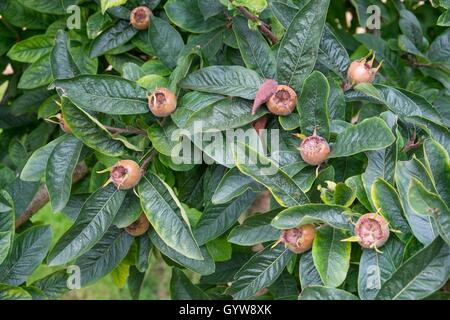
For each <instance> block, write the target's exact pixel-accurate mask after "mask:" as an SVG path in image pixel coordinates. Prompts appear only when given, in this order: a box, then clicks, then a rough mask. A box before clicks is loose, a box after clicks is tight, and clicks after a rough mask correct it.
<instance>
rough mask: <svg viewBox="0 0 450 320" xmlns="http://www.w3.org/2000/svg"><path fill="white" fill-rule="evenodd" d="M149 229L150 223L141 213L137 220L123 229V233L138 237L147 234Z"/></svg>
mask: <svg viewBox="0 0 450 320" xmlns="http://www.w3.org/2000/svg"><path fill="white" fill-rule="evenodd" d="M149 227H150V222H149V221H148V219H147V217H146V216H145V214H144V213H142V214H141V215H140V216H139V218H138V219H137V220H136V221H135V222H133V223H132V224H130V225H129V226H128V227H126V228H125V231H126V232H128V234H130V235H132V236H133V237H139V236H141V235H143V234H144V233H146V232H147V230H148V228H149Z"/></svg>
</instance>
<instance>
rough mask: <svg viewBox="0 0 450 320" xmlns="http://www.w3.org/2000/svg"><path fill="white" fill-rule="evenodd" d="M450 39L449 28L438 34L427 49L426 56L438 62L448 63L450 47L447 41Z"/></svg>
mask: <svg viewBox="0 0 450 320" xmlns="http://www.w3.org/2000/svg"><path fill="white" fill-rule="evenodd" d="M449 41H450V30H447V31H445V32H443V33H442V34H440V35H439V36H438V37H436V39H434V41H433V42H432V43H431V45H430V48H429V49H428V52H427V56H428V58H429V59H430V60H431V61H433V62H435V63H439V64H441V63H442V64H448V63H450V57H449V53H450V49H449V46H448V43H449Z"/></svg>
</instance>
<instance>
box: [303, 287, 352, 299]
mask: <svg viewBox="0 0 450 320" xmlns="http://www.w3.org/2000/svg"><path fill="white" fill-rule="evenodd" d="M298 299H299V300H359V299H358V297H356V296H355V295H353V294H351V293H350V292H347V291H345V290H341V289H336V288H327V287H321V286H312V287H308V288H306V289H304V290H303V291H302V293H301V294H300V296H299V297H298Z"/></svg>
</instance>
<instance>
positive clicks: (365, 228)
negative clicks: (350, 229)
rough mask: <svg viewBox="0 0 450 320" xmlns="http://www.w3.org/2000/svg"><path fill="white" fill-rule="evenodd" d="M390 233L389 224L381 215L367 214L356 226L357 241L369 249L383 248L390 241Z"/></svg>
mask: <svg viewBox="0 0 450 320" xmlns="http://www.w3.org/2000/svg"><path fill="white" fill-rule="evenodd" d="M389 233H390V232H389V222H388V221H387V220H386V219H385V218H384V217H383V216H382V215H381V214H379V213H366V214H364V215H362V216H361V217H360V218H359V219H358V221H357V222H356V225H355V236H356V239H355V240H357V241H358V242H359V244H360V245H361V247H363V248H367V249H375V250H376V249H378V248H380V247H382V246H383V245H384V244H385V243H386V241H387V240H388V239H389Z"/></svg>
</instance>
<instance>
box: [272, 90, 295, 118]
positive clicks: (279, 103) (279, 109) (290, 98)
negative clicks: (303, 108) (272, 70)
mask: <svg viewBox="0 0 450 320" xmlns="http://www.w3.org/2000/svg"><path fill="white" fill-rule="evenodd" d="M296 104H297V94H296V93H295V91H294V90H293V89H292V88H291V87H288V86H285V85H278V86H277V88H276V92H275V93H274V94H273V95H272V96H271V97H270V98H269V100H268V101H267V102H266V105H267V109H269V111H270V112H272V113H273V114H276V115H280V116H287V115H289V114H291V113H292V111H293V110H294V108H295V106H296Z"/></svg>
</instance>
